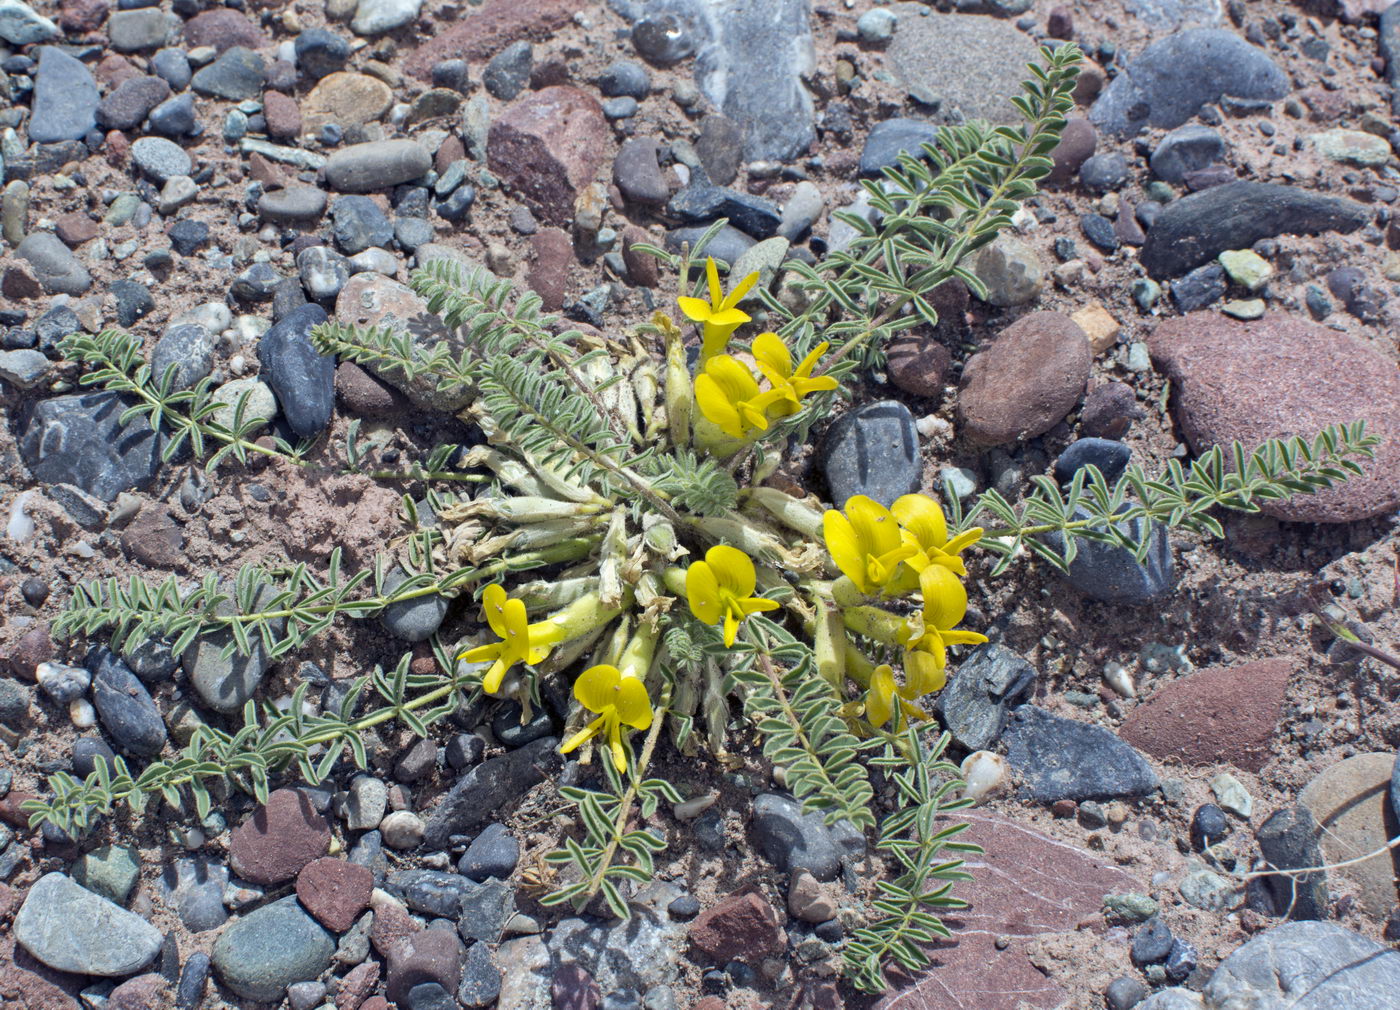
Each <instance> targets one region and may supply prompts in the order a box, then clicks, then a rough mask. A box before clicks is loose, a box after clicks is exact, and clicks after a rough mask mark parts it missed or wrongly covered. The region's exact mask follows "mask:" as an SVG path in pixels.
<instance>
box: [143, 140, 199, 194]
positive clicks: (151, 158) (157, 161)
mask: <svg viewBox="0 0 1400 1010" xmlns="http://www.w3.org/2000/svg"><path fill="white" fill-rule="evenodd" d="M131 161H132V163H133V164H134V165H135V166H136V167H137V168H139V169H140V170H141V172H142V173H143V174H145V175H146V176H148V177H149V178H150V179H152V180H153V181H154V182H157V183H162V184H163V183H165V182H166V181H168V180H170V179H173V178H175V177H176V176H183V175H189V174H190V171H191V169H192V168H193V167H194V165H193V162H192V161H191V160H190V156H189V155H188V154H186V153H185V149H184V148H182V147H181V146H180V145H179V144H177V143H175V142H174V141H173V140H166V139H165V138H164V137H142V138H140V139H139V140H137V141H136V142H135V143H134V144H132V145H131Z"/></svg>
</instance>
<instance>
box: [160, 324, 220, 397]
mask: <svg viewBox="0 0 1400 1010" xmlns="http://www.w3.org/2000/svg"><path fill="white" fill-rule="evenodd" d="M215 343H216V338H215V336H214V334H212V333H210V332H209V331H208V330H206V329H205V328H204V327H203V326H201V325H199V324H198V323H177V324H175V325H174V326H171V327H169V328H168V329H167V330H166V331H165V332H164V333H163V334H162V335H161V338H160V339H159V340H157V341H156V345H155V347H153V348H152V349H151V374H152V375H153V376H154V377H155V379H156V381H157V382H159V381H161V380H162V379H163V378H164V376H165V370H166V369H167V368H169V367H170V366H172V365H173V366H174V367H175V373H174V375H173V377H172V379H171V384H170V388H171V389H172V390H180V389H192V388H194V385H195V383H197V382H198V381H199V380H200V379H202V378H204V377H205V376H207V375H208V374H209V373H210V372H211V371H213V369H214V348H215Z"/></svg>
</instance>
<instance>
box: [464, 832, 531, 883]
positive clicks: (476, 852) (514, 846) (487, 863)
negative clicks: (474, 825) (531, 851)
mask: <svg viewBox="0 0 1400 1010" xmlns="http://www.w3.org/2000/svg"><path fill="white" fill-rule="evenodd" d="M519 861H520V843H519V842H517V841H516V840H515V838H514V837H512V836H511V834H510V832H509V831H508V830H506V827H505V825H503V824H488V825H487V826H486V830H484V831H482V833H481V834H479V835H477V836H476V838H474V839H472V843H471V845H469V846H467V851H466V852H465V853H464V854H463V855H462V859H461V861H460V862H459V863H458V864H457V869H458V870H459V871H461V873H462V874H463V875H464V876H467V877H470V878H471V879H472V880H478V881H480V880H486V879H487V878H488V877H495V878H496V879H498V880H506V879H508V878H509V877H510V875H511V873H512V872H513V871H514V870H515V865H516V863H518V862H519Z"/></svg>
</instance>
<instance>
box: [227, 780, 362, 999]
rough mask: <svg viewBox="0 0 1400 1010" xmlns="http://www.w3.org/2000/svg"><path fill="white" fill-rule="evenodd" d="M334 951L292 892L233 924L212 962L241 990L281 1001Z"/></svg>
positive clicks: (247, 994)
mask: <svg viewBox="0 0 1400 1010" xmlns="http://www.w3.org/2000/svg"><path fill="white" fill-rule="evenodd" d="M274 795H275V794H274ZM334 953H335V941H334V940H333V939H332V938H331V936H330V934H329V933H327V932H326V931H325V930H324V929H322V928H321V926H320V925H318V924H317V922H316V920H315V919H313V918H311V916H309V915H307V914H306V913H305V912H304V911H302V909H301V906H300V905H299V904H298V903H297V899H296V897H295V896H292V895H289V896H287V897H285V898H282V899H280V900H278V901H274V902H272V903H271V904H267V905H263V906H261V907H259V908H257V909H254V910H253V911H252V912H249V913H248V914H247V915H244V916H242V917H241V918H239V919H237V920H235V921H234V922H233V923H232V924H231V925H229V926H227V927H226V928H225V929H224V931H223V932H222V933H220V934H219V938H218V940H216V941H215V943H214V951H213V957H212V961H213V965H214V970H215V971H217V972H218V973H219V979H220V981H222V982H223V983H224V985H226V986H228V987H229V988H230V989H232V990H233V991H234V992H235V993H237V994H238V995H240V996H243V997H245V998H247V999H250V1000H258V1001H261V1002H274V1003H275V1002H278V1001H280V1000H281V999H282V996H283V993H284V992H285V990H286V988H287V986H289V985H291V984H293V983H295V982H303V981H310V980H314V979H315V978H316V977H317V976H318V975H320V974H321V972H323V971H325V970H326V968H327V967H329V966H330V962H331V955H332V954H334Z"/></svg>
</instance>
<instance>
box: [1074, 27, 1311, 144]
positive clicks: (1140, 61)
mask: <svg viewBox="0 0 1400 1010" xmlns="http://www.w3.org/2000/svg"><path fill="white" fill-rule="evenodd" d="M1288 91H1289V83H1288V77H1287V75H1286V74H1285V73H1284V72H1283V71H1282V70H1281V69H1280V68H1279V67H1278V66H1277V65H1276V64H1275V63H1274V62H1273V61H1272V60H1270V59H1269V57H1268V56H1267V55H1266V54H1265V53H1264V51H1263V50H1262V49H1256V48H1255V47H1254V46H1251V45H1250V44H1249V43H1247V42H1245V40H1244V39H1242V38H1240V37H1239V36H1238V35H1235V34H1233V33H1232V32H1228V31H1224V30H1221V29H1215V28H1191V29H1187V30H1185V31H1180V32H1177V33H1175V34H1173V35H1169V36H1167V37H1166V38H1164V39H1161V40H1159V41H1157V42H1154V43H1152V44H1151V45H1149V46H1148V47H1147V48H1146V49H1144V50H1143V51H1142V52H1141V53H1140V54H1139V55H1138V56H1137V57H1136V58H1135V59H1133V60H1132V61H1131V62H1129V63H1128V65H1127V67H1126V69H1125V70H1124V71H1123V72H1121V73H1119V74H1118V75H1117V76H1116V77H1114V78H1113V79H1112V80H1111V81H1109V83H1108V86H1107V87H1106V88H1104V90H1103V93H1102V94H1101V95H1099V97H1098V99H1097V100H1096V101H1095V102H1094V105H1093V107H1092V108H1091V109H1090V112H1089V115H1090V118H1091V119H1093V121H1094V123H1095V124H1096V125H1097V126H1098V127H1099V128H1100V129H1102V130H1109V131H1111V132H1114V133H1120V134H1128V133H1134V132H1136V131H1137V130H1138V129H1139V128H1140V127H1142V126H1156V127H1164V128H1166V129H1172V128H1174V127H1177V126H1181V125H1182V124H1183V123H1185V122H1186V121H1187V120H1188V119H1190V118H1191V117H1192V116H1194V115H1195V114H1196V113H1197V111H1198V110H1199V109H1200V108H1201V106H1203V105H1207V104H1209V103H1212V102H1218V101H1219V100H1220V99H1221V98H1222V97H1223V96H1229V97H1232V98H1240V99H1251V100H1263V101H1274V100H1277V99H1280V98H1284V97H1285V96H1287V94H1288Z"/></svg>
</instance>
